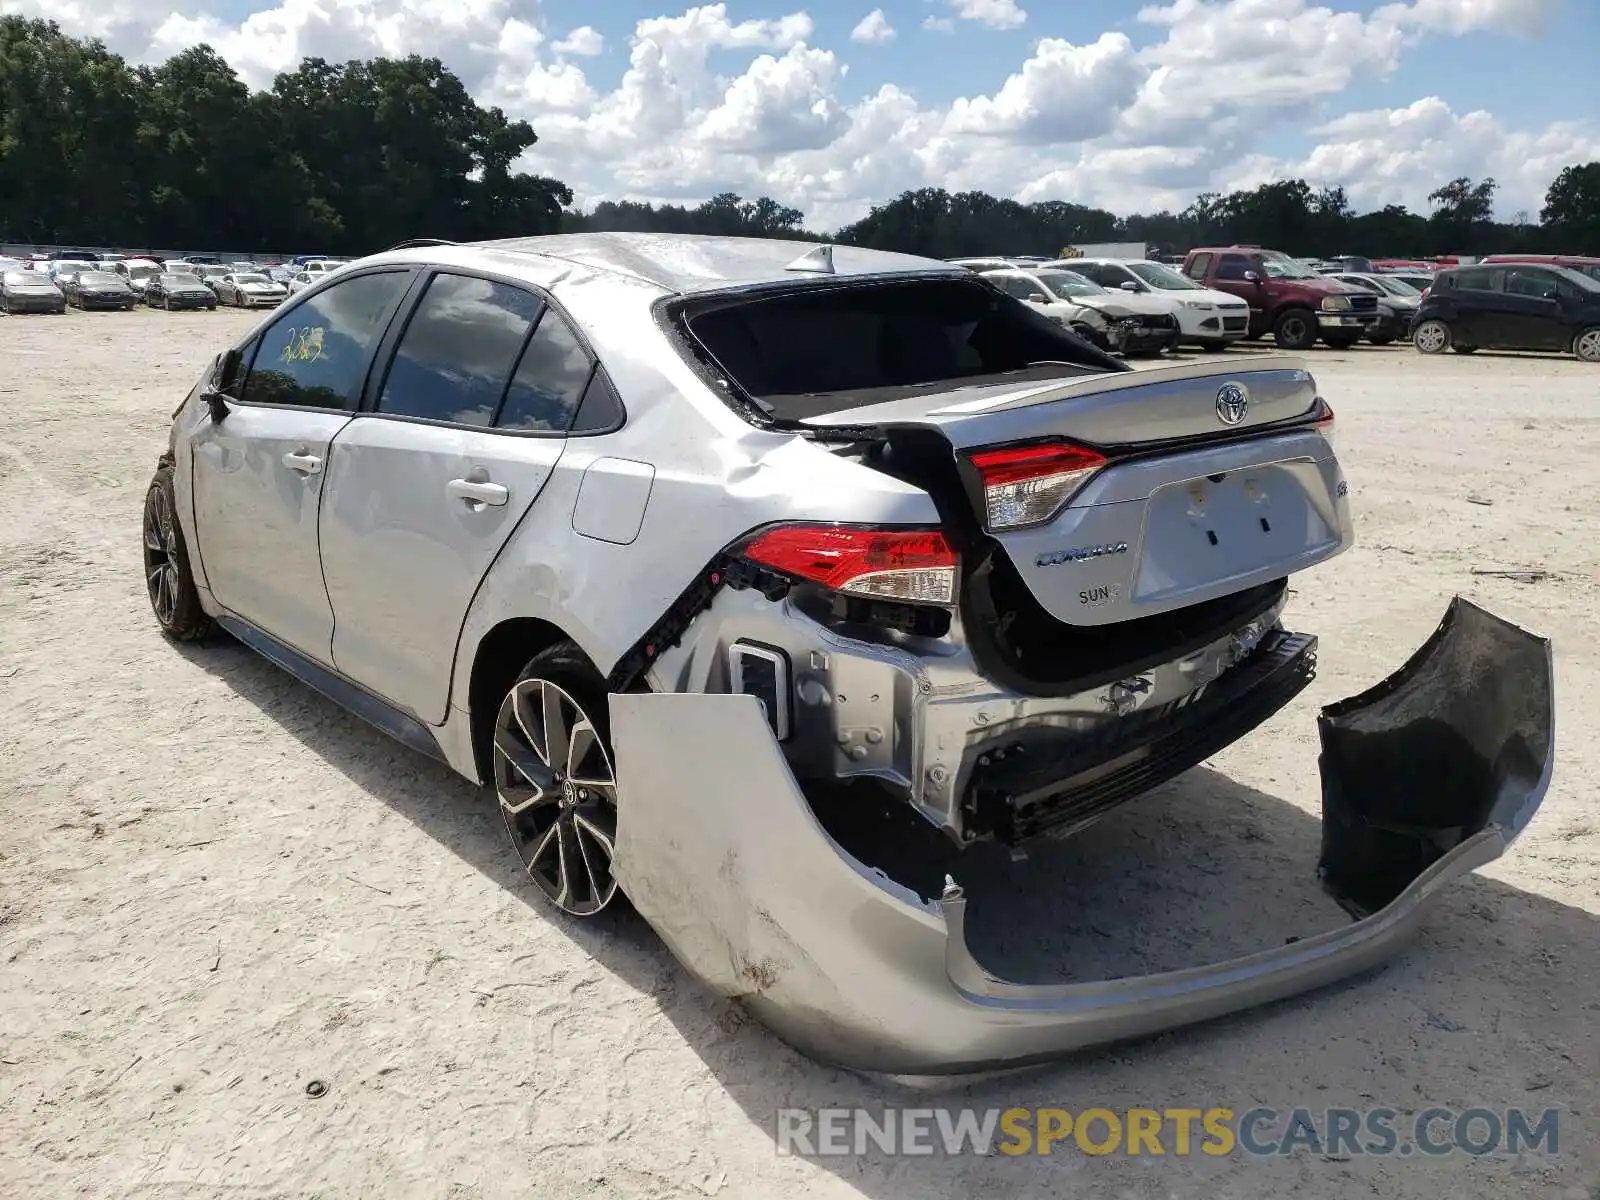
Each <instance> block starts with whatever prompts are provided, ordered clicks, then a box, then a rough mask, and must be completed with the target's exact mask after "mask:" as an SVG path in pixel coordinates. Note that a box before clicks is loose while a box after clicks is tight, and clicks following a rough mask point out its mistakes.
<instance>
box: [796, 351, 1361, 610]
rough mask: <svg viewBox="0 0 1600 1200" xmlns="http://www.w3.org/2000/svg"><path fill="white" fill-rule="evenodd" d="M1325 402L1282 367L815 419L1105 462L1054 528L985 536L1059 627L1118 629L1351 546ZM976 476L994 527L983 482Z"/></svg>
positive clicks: (940, 396) (1059, 385) (959, 396)
mask: <svg viewBox="0 0 1600 1200" xmlns="http://www.w3.org/2000/svg"><path fill="white" fill-rule="evenodd" d="M1241 394H1242V396H1243V398H1244V400H1245V404H1244V411H1243V412H1242V414H1241V413H1239V412H1238V400H1239V399H1240V396H1241ZM1227 401H1232V403H1231V404H1230V403H1227ZM1316 405H1317V392H1316V384H1315V381H1314V380H1313V379H1312V378H1311V374H1310V372H1309V371H1307V370H1306V369H1305V366H1304V364H1303V363H1302V362H1301V361H1300V360H1297V359H1294V358H1285V357H1277V356H1273V357H1271V358H1260V359H1253V360H1251V361H1250V362H1249V363H1248V364H1243V363H1241V364H1239V365H1237V366H1236V365H1234V364H1232V363H1226V364H1219V363H1184V364H1176V365H1172V366H1165V367H1158V368H1155V369H1153V370H1146V371H1128V372H1115V373H1110V372H1108V373H1105V374H1097V375H1090V376H1082V377H1078V378H1073V379H1066V380H1052V381H1049V382H1046V383H1032V384H1027V385H1023V386H1021V387H1018V386H1016V385H1015V384H1010V385H1004V386H996V385H991V384H982V385H976V386H972V387H968V388H958V389H954V390H951V389H946V390H944V391H940V392H936V393H924V394H920V395H917V396H913V397H901V398H898V399H895V400H890V401H885V402H882V403H877V404H869V405H865V406H862V407H858V408H852V409H846V410H843V411H835V412H831V413H829V414H827V415H826V416H821V417H816V418H813V419H812V421H811V423H813V424H815V425H818V426H826V427H829V428H835V429H837V428H848V427H851V426H856V425H862V426H874V427H877V428H915V429H924V430H933V431H936V432H937V433H939V434H940V435H941V436H942V437H943V438H944V439H945V440H946V441H947V442H948V443H949V445H950V447H951V449H952V451H954V453H955V457H956V459H957V461H958V463H961V464H966V463H967V459H968V455H969V454H970V452H972V451H973V450H975V449H978V448H989V447H995V446H1005V445H1009V444H1014V443H1026V442H1030V441H1036V440H1041V439H1066V440H1070V441H1072V442H1076V443H1079V444H1081V445H1085V446H1089V447H1092V448H1095V449H1098V450H1099V451H1101V452H1102V453H1104V454H1105V455H1106V457H1107V459H1108V462H1107V463H1106V465H1105V466H1103V467H1101V468H1100V469H1099V470H1098V472H1097V473H1096V474H1095V475H1093V476H1092V477H1090V478H1089V479H1088V480H1087V481H1086V482H1085V483H1084V484H1083V485H1082V486H1081V487H1080V488H1079V490H1078V491H1077V492H1076V493H1075V494H1073V495H1072V497H1071V499H1070V500H1069V501H1068V503H1067V504H1066V505H1065V506H1064V507H1063V508H1061V509H1060V510H1059V511H1058V512H1056V513H1055V515H1054V516H1053V517H1051V518H1050V519H1049V520H1048V521H1045V522H1043V523H1041V524H1037V525H1033V526H1029V527H1026V528H1021V529H1012V530H1007V529H995V528H989V529H988V535H989V537H991V538H992V539H993V541H994V542H995V543H997V544H998V545H999V546H1000V547H1001V548H1002V549H1003V550H1004V551H1005V557H1006V558H1007V559H1008V560H1009V563H1010V566H1011V568H1012V569H1014V571H1015V573H1016V575H1017V576H1018V577H1020V579H1021V581H1022V582H1023V583H1024V584H1025V585H1026V590H1027V592H1028V593H1029V594H1031V596H1032V599H1033V601H1034V602H1036V603H1037V604H1038V606H1039V607H1041V608H1042V609H1044V610H1045V612H1047V613H1048V614H1049V615H1050V616H1051V617H1053V618H1055V619H1056V620H1057V621H1061V622H1064V623H1066V624H1070V625H1109V624H1114V623H1117V622H1121V621H1129V620H1136V619H1139V618H1143V617H1148V616H1154V615H1157V614H1160V613H1163V612H1168V611H1171V610H1174V609H1179V608H1184V607H1187V606H1190V605H1194V604H1201V603H1204V602H1206V601H1209V600H1214V599H1217V598H1219V597H1222V596H1226V595H1231V594H1232V593H1235V592H1240V591H1244V590H1246V589H1248V588H1252V587H1256V586H1258V585H1261V584H1264V583H1268V582H1270V581H1272V580H1275V579H1279V578H1282V577H1284V576H1286V575H1289V574H1291V573H1293V572H1295V571H1299V570H1303V569H1305V568H1307V567H1310V566H1313V565H1315V564H1317V563H1320V562H1323V561H1325V560H1326V559H1328V558H1331V557H1333V555H1335V554H1337V553H1339V552H1340V551H1341V550H1343V549H1345V548H1346V547H1347V546H1348V545H1349V544H1350V543H1351V540H1352V534H1351V527H1350V516H1349V506H1348V502H1347V500H1346V498H1345V492H1346V490H1347V489H1346V487H1345V484H1344V478H1343V473H1342V471H1341V470H1340V467H1339V464H1338V462H1337V460H1336V459H1335V458H1334V455H1333V451H1332V448H1331V446H1330V444H1329V442H1328V441H1327V439H1326V438H1324V437H1323V436H1322V434H1321V433H1320V432H1319V431H1318V430H1317V429H1316V428H1315V427H1314V426H1313V425H1311V424H1310V423H1309V418H1310V417H1311V416H1312V414H1313V413H1314V412H1315V410H1316ZM1225 410H1226V417H1225V416H1224V411H1225ZM1234 416H1237V417H1238V419H1237V420H1236V421H1232V422H1231V423H1230V421H1229V420H1228V419H1227V418H1231V417H1234ZM1297 418H1299V419H1300V420H1297ZM964 474H965V475H966V477H967V478H968V479H969V480H973V481H977V482H976V486H975V487H972V488H970V489H969V495H971V497H972V503H973V506H974V508H975V509H977V511H978V516H979V518H980V520H984V519H985V518H986V513H985V512H984V511H983V492H982V485H981V481H979V480H978V476H977V473H976V471H975V470H974V469H972V468H971V467H970V466H965V467H964ZM1002 615H1003V614H1002Z"/></svg>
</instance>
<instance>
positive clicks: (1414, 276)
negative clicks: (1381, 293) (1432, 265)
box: [1382, 271, 1438, 296]
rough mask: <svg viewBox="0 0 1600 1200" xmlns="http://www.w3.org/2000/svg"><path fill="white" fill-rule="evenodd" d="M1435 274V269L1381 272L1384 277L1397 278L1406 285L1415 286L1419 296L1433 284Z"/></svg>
mask: <svg viewBox="0 0 1600 1200" xmlns="http://www.w3.org/2000/svg"><path fill="white" fill-rule="evenodd" d="M1437 274H1438V272H1436V271H1384V272H1382V275H1383V277H1384V278H1385V279H1393V280H1397V281H1398V282H1400V283H1403V284H1405V285H1406V286H1407V287H1412V288H1416V290H1417V294H1418V295H1419V296H1420V295H1421V294H1422V293H1423V292H1425V291H1427V290H1428V289H1429V288H1430V287H1432V286H1433V280H1434V276H1435V275H1437Z"/></svg>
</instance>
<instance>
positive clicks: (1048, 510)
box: [970, 442, 1106, 530]
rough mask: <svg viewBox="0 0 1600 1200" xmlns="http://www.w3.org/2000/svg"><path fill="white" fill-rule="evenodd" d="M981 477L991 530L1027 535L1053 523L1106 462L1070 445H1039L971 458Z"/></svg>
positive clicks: (981, 452)
mask: <svg viewBox="0 0 1600 1200" xmlns="http://www.w3.org/2000/svg"><path fill="white" fill-rule="evenodd" d="M970 458H971V460H972V465H973V466H975V467H976V468H978V474H979V475H981V476H982V477H983V501H984V509H985V516H986V518H987V524H988V526H989V528H990V529H993V530H1002V529H1023V528H1026V527H1027V526H1029V525H1038V524H1041V523H1043V522H1045V521H1048V520H1050V518H1051V517H1053V516H1055V515H1056V513H1058V512H1060V511H1061V509H1062V507H1063V506H1065V504H1066V503H1067V501H1068V500H1070V499H1071V498H1072V494H1073V493H1074V492H1076V491H1077V490H1078V488H1079V487H1081V486H1082V485H1083V483H1084V481H1085V480H1087V479H1088V478H1089V476H1091V475H1093V474H1094V473H1095V472H1096V471H1098V470H1099V469H1100V468H1101V467H1103V466H1105V465H1106V456H1105V455H1104V454H1101V453H1100V452H1099V451H1098V450H1090V449H1089V448H1088V447H1086V446H1075V445H1073V444H1072V443H1071V442H1036V443H1034V444H1033V445H1031V446H1006V447H1002V448H1000V449H997V450H979V451H976V452H975V453H973V454H972V455H970Z"/></svg>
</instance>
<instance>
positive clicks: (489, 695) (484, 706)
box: [467, 617, 588, 783]
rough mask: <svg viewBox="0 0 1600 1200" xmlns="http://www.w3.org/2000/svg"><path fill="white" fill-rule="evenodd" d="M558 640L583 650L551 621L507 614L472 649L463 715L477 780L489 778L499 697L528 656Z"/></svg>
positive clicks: (491, 775) (491, 773) (515, 676)
mask: <svg viewBox="0 0 1600 1200" xmlns="http://www.w3.org/2000/svg"><path fill="white" fill-rule="evenodd" d="M561 642H568V643H570V644H571V645H572V646H573V647H575V648H576V649H577V650H578V652H579V653H580V654H582V653H584V652H583V649H582V647H581V646H579V644H578V642H577V641H576V640H575V639H574V638H572V637H570V636H569V635H568V634H567V632H566V631H565V630H563V629H562V628H561V626H559V625H557V624H555V622H553V621H546V620H544V619H542V618H540V617H508V618H506V619H505V620H503V621H501V622H500V623H499V624H497V625H495V626H494V627H492V628H491V629H490V630H489V631H488V632H487V633H485V634H484V635H483V637H482V638H481V639H480V640H479V642H478V644H477V646H476V647H475V648H474V649H473V653H472V670H471V673H470V674H469V675H468V679H467V715H468V719H469V721H470V726H469V728H470V731H471V736H472V762H473V766H474V768H475V769H476V770H477V772H478V782H480V783H487V782H488V781H489V780H490V779H492V778H493V770H492V768H493V765H494V764H493V762H492V761H491V744H492V741H493V738H494V718H495V713H497V712H498V711H499V709H500V701H501V699H502V698H503V697H504V696H505V694H506V692H507V691H509V690H510V688H511V685H512V684H513V683H515V682H516V681H517V676H518V675H520V674H522V668H523V667H525V666H527V665H528V660H529V659H531V658H532V657H533V656H534V655H535V654H538V653H540V652H541V651H543V650H548V649H549V648H550V647H551V646H554V645H557V644H558V643H561ZM584 657H585V658H587V657H588V655H587V654H584Z"/></svg>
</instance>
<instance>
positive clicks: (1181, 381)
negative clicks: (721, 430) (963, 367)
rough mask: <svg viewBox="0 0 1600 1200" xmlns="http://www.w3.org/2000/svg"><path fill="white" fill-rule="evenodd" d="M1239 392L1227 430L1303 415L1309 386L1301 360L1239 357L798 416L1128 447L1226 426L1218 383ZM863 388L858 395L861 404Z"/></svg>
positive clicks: (957, 436)
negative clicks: (1241, 400)
mask: <svg viewBox="0 0 1600 1200" xmlns="http://www.w3.org/2000/svg"><path fill="white" fill-rule="evenodd" d="M1229 383H1233V384H1237V385H1239V386H1241V387H1243V388H1244V389H1245V393H1246V395H1247V396H1248V399H1249V403H1248V406H1247V407H1246V410H1245V413H1244V416H1243V419H1241V420H1240V421H1239V422H1238V423H1236V424H1235V425H1233V426H1231V428H1232V430H1233V432H1234V433H1236V434H1246V433H1254V432H1259V431H1260V430H1261V429H1262V427H1264V426H1268V425H1275V424H1278V423H1280V422H1284V421H1292V420H1293V419H1294V418H1296V417H1305V416H1308V415H1309V414H1310V413H1311V411H1312V409H1313V408H1314V406H1315V404H1316V399H1317V385H1316V381H1315V380H1314V379H1312V377H1311V372H1310V371H1309V370H1307V369H1306V365H1305V362H1304V361H1303V360H1301V359H1298V358H1293V357H1290V356H1287V355H1270V356H1262V357H1260V358H1255V357H1252V358H1251V359H1250V360H1249V361H1248V362H1240V363H1237V364H1235V363H1207V362H1199V363H1173V364H1170V365H1166V366H1160V367H1153V368H1150V369H1148V370H1138V371H1118V372H1115V373H1112V372H1106V373H1104V374H1091V375H1079V376H1074V377H1071V378H1065V379H1053V380H1047V381H1044V382H1039V381H1033V382H1028V383H1020V384H1019V383H1016V382H993V381H989V382H983V383H977V384H971V385H966V386H955V387H951V386H950V385H948V384H944V385H939V384H934V385H929V386H928V387H926V388H919V389H916V392H915V394H913V395H905V394H904V392H905V391H906V390H907V389H898V390H897V395H896V398H895V399H892V400H884V401H881V402H878V403H864V404H862V405H859V406H857V407H853V408H846V409H841V410H834V411H831V412H828V413H825V414H822V415H819V416H815V417H810V418H807V419H806V420H805V421H804V422H803V423H804V424H808V425H812V426H815V427H819V428H828V429H837V428H848V427H851V426H858V425H859V426H877V427H889V428H893V427H908V426H909V427H918V428H931V429H936V430H938V431H939V432H940V433H941V434H943V435H944V436H945V437H946V438H947V439H948V440H949V442H950V444H951V445H952V446H954V447H955V448H956V449H957V450H965V449H970V448H973V447H977V446H993V445H1002V444H1005V443H1007V442H1017V441H1025V440H1027V439H1029V438H1038V437H1067V438H1071V439H1073V440H1074V441H1079V442H1083V443H1085V444H1087V445H1091V446H1097V447H1112V446H1115V447H1133V446H1139V445H1141V444H1159V443H1164V442H1173V441H1177V440H1181V439H1186V438H1200V437H1206V436H1210V435H1215V434H1217V433H1218V432H1219V431H1222V430H1225V429H1228V428H1230V427H1229V426H1226V425H1224V424H1223V422H1222V421H1221V420H1220V419H1219V418H1218V416H1217V392H1218V391H1219V390H1220V389H1221V388H1222V387H1223V386H1224V385H1225V384H1229ZM869 396H870V393H863V394H862V399H863V400H865V399H867V398H868V397H869Z"/></svg>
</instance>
